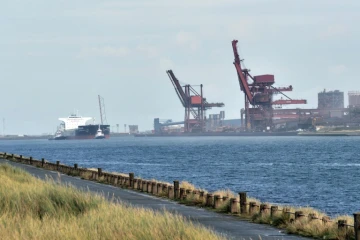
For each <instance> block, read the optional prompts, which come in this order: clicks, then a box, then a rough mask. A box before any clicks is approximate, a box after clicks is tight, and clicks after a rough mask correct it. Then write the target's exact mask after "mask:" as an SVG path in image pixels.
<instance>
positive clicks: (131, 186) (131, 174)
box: [129, 173, 135, 188]
mask: <svg viewBox="0 0 360 240" xmlns="http://www.w3.org/2000/svg"><path fill="white" fill-rule="evenodd" d="M134 176H135V174H134V173H129V181H130V188H134Z"/></svg>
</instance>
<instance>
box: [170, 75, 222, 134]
mask: <svg viewBox="0 0 360 240" xmlns="http://www.w3.org/2000/svg"><path fill="white" fill-rule="evenodd" d="M166 73H167V74H168V76H169V79H170V81H171V83H172V85H173V86H174V89H175V92H176V94H177V96H178V97H179V99H180V102H181V104H182V106H183V107H184V109H185V116H184V132H203V131H205V122H206V110H208V109H211V108H213V107H223V106H224V103H220V102H218V103H209V102H208V101H207V100H206V98H204V96H203V85H202V84H200V93H199V92H198V91H196V90H195V88H194V87H195V86H191V85H189V84H186V85H184V86H181V84H180V82H179V80H178V79H177V78H176V77H175V74H174V73H173V71H172V70H167V71H166Z"/></svg>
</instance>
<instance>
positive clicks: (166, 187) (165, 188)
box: [162, 183, 168, 194]
mask: <svg viewBox="0 0 360 240" xmlns="http://www.w3.org/2000/svg"><path fill="white" fill-rule="evenodd" d="M162 191H163V193H164V194H165V193H167V191H168V185H167V184H166V183H163V185H162Z"/></svg>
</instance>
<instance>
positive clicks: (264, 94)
mask: <svg viewBox="0 0 360 240" xmlns="http://www.w3.org/2000/svg"><path fill="white" fill-rule="evenodd" d="M237 43H238V40H233V41H232V49H233V52H234V58H235V59H234V66H235V69H236V73H237V76H238V81H239V84H240V90H241V91H242V92H244V94H245V109H244V112H243V113H244V114H245V129H246V130H247V131H264V130H271V129H272V128H273V127H274V126H273V111H274V106H282V105H287V104H306V100H304V99H300V100H295V99H291V98H290V97H288V96H287V95H286V94H284V92H290V91H292V90H293V87H292V86H291V85H290V86H288V87H278V88H277V87H274V86H273V85H274V83H275V78H274V75H270V74H266V75H258V76H252V75H251V74H250V69H247V68H243V67H242V66H241V63H242V61H243V60H241V59H240V56H239V53H238V50H237ZM249 81H251V82H249ZM277 94H281V95H283V96H284V97H285V98H286V99H279V100H273V96H274V95H277Z"/></svg>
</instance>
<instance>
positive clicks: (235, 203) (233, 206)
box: [230, 198, 239, 214]
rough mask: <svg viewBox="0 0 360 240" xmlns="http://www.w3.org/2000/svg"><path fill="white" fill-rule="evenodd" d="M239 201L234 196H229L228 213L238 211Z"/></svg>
mask: <svg viewBox="0 0 360 240" xmlns="http://www.w3.org/2000/svg"><path fill="white" fill-rule="evenodd" d="M238 206H239V201H238V200H237V199H236V198H230V213H232V214H234V213H239V209H238Z"/></svg>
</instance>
